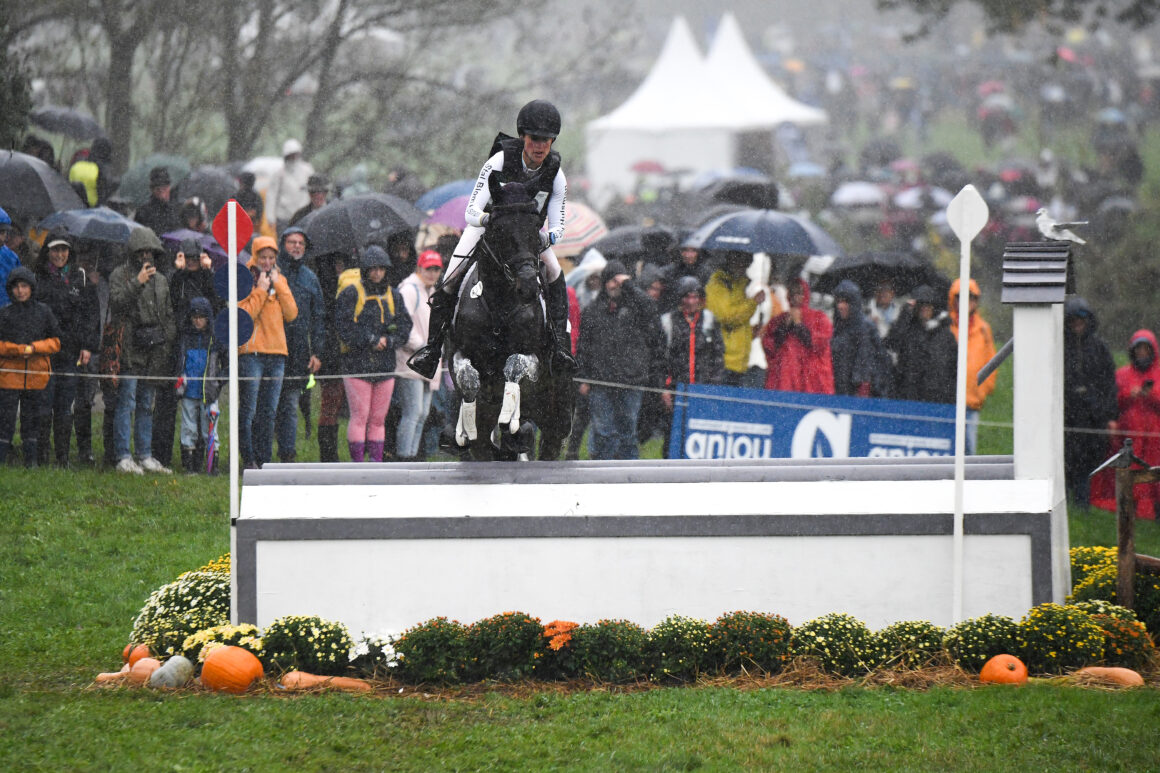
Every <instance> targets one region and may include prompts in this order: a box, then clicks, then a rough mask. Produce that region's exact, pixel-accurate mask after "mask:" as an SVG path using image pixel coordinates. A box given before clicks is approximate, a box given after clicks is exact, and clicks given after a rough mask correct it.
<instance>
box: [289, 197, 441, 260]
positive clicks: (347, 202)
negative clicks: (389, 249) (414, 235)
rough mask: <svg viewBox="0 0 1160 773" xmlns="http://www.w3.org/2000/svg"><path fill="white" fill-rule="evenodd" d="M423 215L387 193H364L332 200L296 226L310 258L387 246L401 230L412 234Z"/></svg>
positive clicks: (421, 220)
mask: <svg viewBox="0 0 1160 773" xmlns="http://www.w3.org/2000/svg"><path fill="white" fill-rule="evenodd" d="M424 216H425V215H424V213H423V212H421V211H420V210H418V209H416V208H415V207H414V206H413V205H412V204H409V203H408V202H406V201H404V200H403V199H400V198H399V197H398V196H392V195H390V194H387V193H364V194H362V195H359V196H353V197H351V198H349V199H339V200H338V201H332V202H330V203H329V204H327V205H326V206H325V207H323V208H322V209H318V210H315V211H314V212H311V213H310V214H309V215H307V216H306V217H304V218H302V220H300V221H299V222H298V223H297V225H298V226H300V227H301V228H302V230H304V231H305V232H306V238H307V239H309V240H310V254H311V256H317V255H325V254H327V253H331V252H341V253H346V254H348V255H349V254H351V253H352V252H354V251H355V250H357V249H360V248H362V247H365V246H366V245H368V244H386V242H387V240H388V239H389V238H390V237H391V236H392V235H394V234H397V233H399V232H401V231H412V230H415V229H417V228H418V227H419V224H420V223H422V222H423V218H424Z"/></svg>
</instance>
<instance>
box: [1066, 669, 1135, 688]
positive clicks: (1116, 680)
mask: <svg viewBox="0 0 1160 773" xmlns="http://www.w3.org/2000/svg"><path fill="white" fill-rule="evenodd" d="M1075 675H1076V676H1086V677H1088V678H1090V679H1094V680H1097V681H1100V682H1106V683H1109V684H1115V685H1119V686H1120V687H1143V686H1144V677H1142V676H1140V674H1139V672H1137V671H1133V670H1132V669H1130V668H1118V667H1115V666H1088V667H1087V668H1081V669H1080V670H1078V671H1076V672H1075Z"/></svg>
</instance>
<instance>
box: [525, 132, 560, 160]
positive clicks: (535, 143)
mask: <svg viewBox="0 0 1160 773" xmlns="http://www.w3.org/2000/svg"><path fill="white" fill-rule="evenodd" d="M553 141H554V138H553V137H536V136H535V135H532V134H525V135H524V162H525V163H526V164H527V165H528V166H531V167H538V166H539V165H540V164H542V163H544V159H545V158H547V157H548V151H550V150H551V149H552V142H553Z"/></svg>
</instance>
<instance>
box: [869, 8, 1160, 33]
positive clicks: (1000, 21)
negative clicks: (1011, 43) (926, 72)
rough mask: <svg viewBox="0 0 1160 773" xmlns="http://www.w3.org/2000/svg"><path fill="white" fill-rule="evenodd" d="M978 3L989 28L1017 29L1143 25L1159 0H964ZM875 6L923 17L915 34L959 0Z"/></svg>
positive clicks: (1152, 15)
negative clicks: (1032, 24)
mask: <svg viewBox="0 0 1160 773" xmlns="http://www.w3.org/2000/svg"><path fill="white" fill-rule="evenodd" d="M965 2H967V3H969V4H971V5H975V6H978V7H979V9H980V10H982V12H983V15H984V16H985V18H986V19H987V28H988V30H989V31H990V32H1018V31H1019V30H1021V29H1022V28H1024V27H1025V26H1027V25H1028V24H1031V23H1033V22H1040V23H1043V24H1046V25H1048V26H1058V25H1063V24H1067V25H1076V24H1082V25H1086V26H1088V27H1093V28H1094V27H1099V26H1101V25H1104V24H1107V23H1109V22H1113V23H1117V24H1125V25H1129V26H1132V27H1135V28H1137V29H1139V28H1142V27H1147V26H1148V25H1150V24H1152V23H1153V22H1154V21H1155V20H1156V16H1157V14H1158V13H1160V0H965ZM877 3H878V8H879V10H883V11H891V10H897V9H900V8H908V9H910V10H912V11H917V12H918V14H919V15H920V16H921V17H922V18H923V25H922V28H921V29H920V30H919V32H918V34H919V35H925V34H926V33H928V32H929V31H930V29H931V27H932V26H933V25H934V24H935V23H936V22H939V21H941V20H943V19H945V18H946V17H947V15H948V14H949V13H950V12H951V9H952V8H954V7H955V6H956V5H960V4H961V3H960V0H877Z"/></svg>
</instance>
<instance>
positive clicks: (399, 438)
mask: <svg viewBox="0 0 1160 773" xmlns="http://www.w3.org/2000/svg"><path fill="white" fill-rule="evenodd" d="M442 271H443V257H442V256H441V255H440V254H439V253H438V252H436V251H435V250H424V251H423V253H422V254H420V255H419V261H418V265H417V266H416V268H415V271H414V273H412V274H410V275H409V276H408V277H407V278H406V279H404V280H403V281H402V282H400V283H399V287H398V290H399V297H400V298H401V299H402V301H403V306H404V307H405V308H406V309H407V313H408V314H410V315H411V333H410V335H409V336H408V337H407V339H406V341H404V342H403V343H402V344H401V345H400V346H399V347H398V349H397V350H396V352H395V362H396V363H397V365H396V367H397V368H398V370H399V376H398V378H397V379H396V381H395V398H394V399H395V400H396V401H398V403H399V408H400V409H401V411H400V417H399V426H398V429H397V430H396V434H395V454H396V455H397V456H398V457H399V458H400V459H402V460H404V461H405V460H414V459H415V457H417V456H418V454H419V442H420V441H421V440H422V434H423V424H424V422H426V421H427V414H428V413H430V412H431V398H432V396H433V394H434V391H435V390H437V389H438V388H439V378H440V374H441V371H440V369H439V368H438V367H436V369H435V373H434V374H433V375H432V377H431V378H424V377H423V376H422V375H420V374H418V373H416V372H415V371H414V370H412V369H411V367H410V366H409V365H407V358H408V357H410V356H411V355H412V354H414V353H415V352H416V351H418V349H419V348H420V347H421V346H423V344H424V343H426V341H427V326H428V325H429V324H430V318H431V307H430V306H429V305H428V304H429V303H430V301H431V295H432V294H433V293H434V292H435V285H436V284H437V283H438V281H439V276H440V274H441V273H442Z"/></svg>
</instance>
